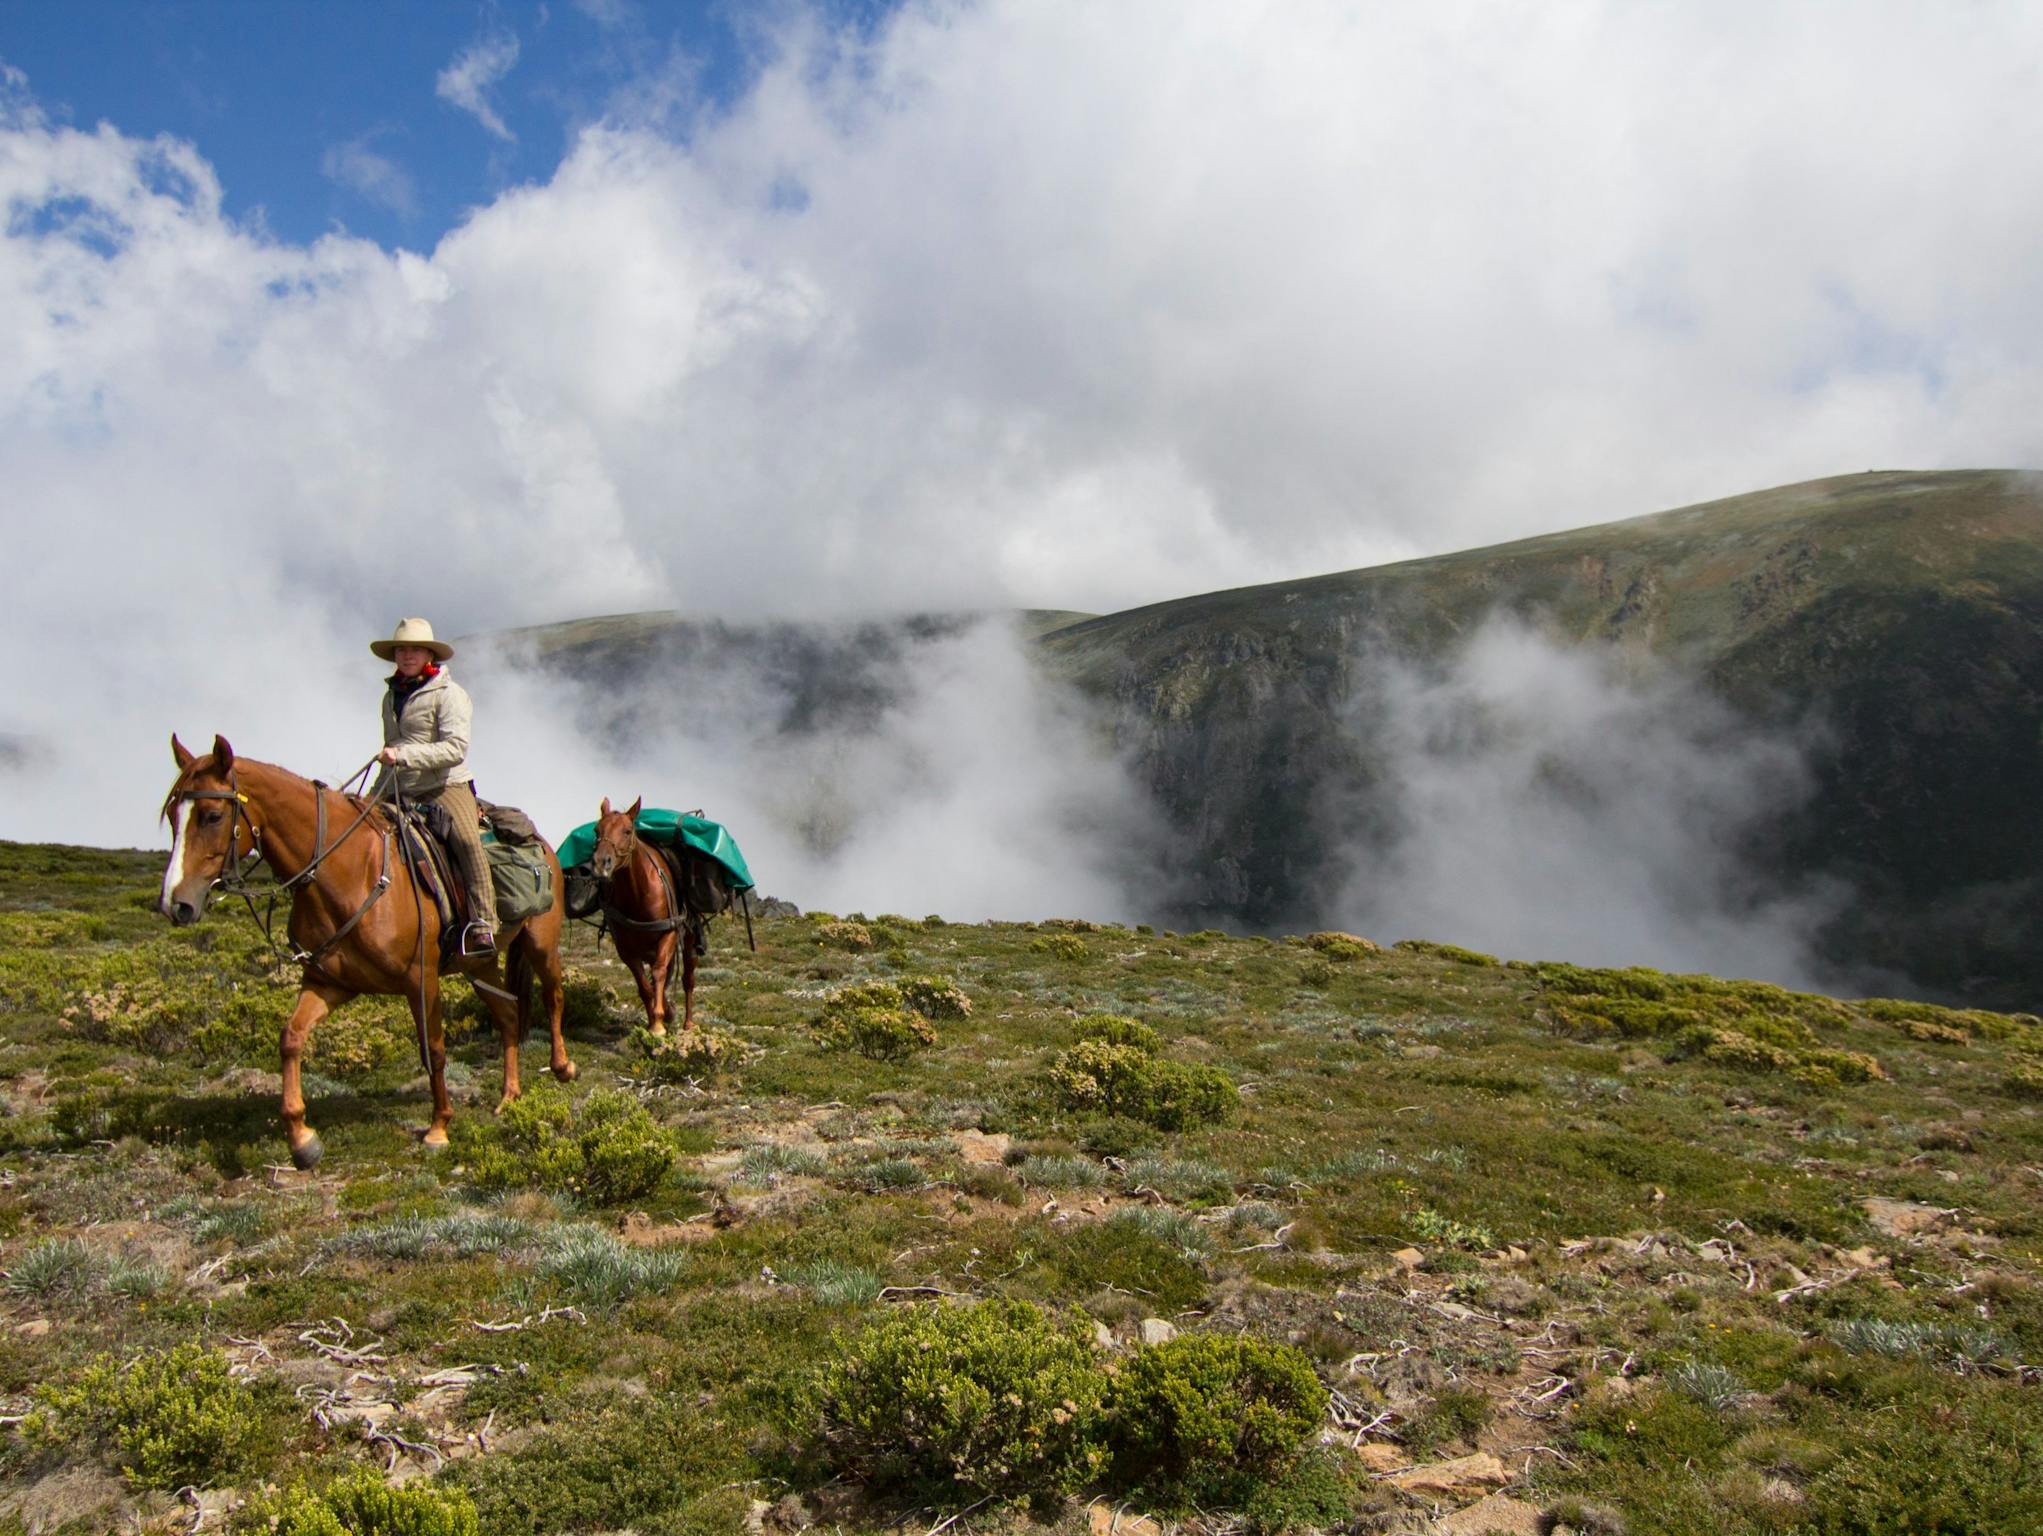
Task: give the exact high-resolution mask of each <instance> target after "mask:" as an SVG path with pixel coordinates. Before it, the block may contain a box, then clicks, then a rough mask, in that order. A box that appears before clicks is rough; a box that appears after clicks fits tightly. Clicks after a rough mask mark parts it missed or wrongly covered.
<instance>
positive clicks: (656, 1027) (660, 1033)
mask: <svg viewBox="0 0 2043 1536" xmlns="http://www.w3.org/2000/svg"><path fill="white" fill-rule="evenodd" d="M652 1036H653V1038H654V1039H655V1040H664V1039H666V1038H667V1025H666V1021H665V1020H661V1019H656V1020H654V1021H653V1028H652Z"/></svg>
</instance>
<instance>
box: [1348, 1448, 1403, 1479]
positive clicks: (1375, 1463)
mask: <svg viewBox="0 0 2043 1536" xmlns="http://www.w3.org/2000/svg"><path fill="white" fill-rule="evenodd" d="M1355 1459H1356V1460H1357V1461H1358V1462H1360V1463H1361V1464H1362V1470H1363V1471H1365V1472H1371V1473H1375V1474H1378V1475H1381V1474H1383V1473H1386V1472H1396V1471H1398V1470H1400V1469H1401V1468H1403V1467H1405V1466H1406V1465H1408V1458H1407V1457H1406V1456H1405V1453H1404V1452H1403V1451H1401V1450H1399V1449H1398V1448H1397V1447H1396V1446H1394V1445H1378V1444H1375V1443H1373V1442H1372V1443H1370V1444H1368V1445H1358V1446H1356V1447H1355Z"/></svg>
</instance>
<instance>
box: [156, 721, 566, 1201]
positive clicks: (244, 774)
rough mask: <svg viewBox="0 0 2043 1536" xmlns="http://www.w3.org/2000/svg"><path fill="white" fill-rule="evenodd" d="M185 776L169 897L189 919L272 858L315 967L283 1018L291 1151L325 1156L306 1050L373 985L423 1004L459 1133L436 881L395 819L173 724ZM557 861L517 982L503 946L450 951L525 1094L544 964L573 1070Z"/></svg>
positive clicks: (438, 1110) (303, 951)
mask: <svg viewBox="0 0 2043 1536" xmlns="http://www.w3.org/2000/svg"><path fill="white" fill-rule="evenodd" d="M170 750H171V753H172V755H173V756H175V757H176V759H177V767H178V775H177V782H176V783H175V784H173V785H172V786H171V788H170V794H169V796H168V797H167V798H166V799H165V800H164V802H163V814H164V815H165V816H166V817H167V818H169V820H170V823H171V828H172V843H171V848H170V864H169V866H168V867H167V868H166V869H165V870H164V872H163V894H162V897H161V899H160V900H159V901H158V903H157V906H158V909H159V910H160V911H161V912H162V913H163V915H164V916H165V917H167V918H169V919H170V920H171V921H172V922H173V923H176V924H178V925H179V926H180V927H182V926H184V925H186V924H188V923H195V922H197V921H198V920H199V918H200V916H201V915H202V914H203V913H204V912H205V910H206V902H207V900H208V899H209V898H210V897H211V895H212V892H213V889H214V887H215V886H222V885H224V886H225V887H226V888H227V889H228V890H230V891H234V890H238V889H240V888H241V877H242V875H243V873H244V871H245V868H246V867H248V865H247V861H248V860H250V859H260V860H261V861H262V862H264V863H267V864H268V865H269V867H270V872H271V873H272V874H274V875H275V876H276V877H277V879H278V880H279V881H280V882H281V884H280V885H279V887H278V889H279V890H283V891H288V892H290V893H291V920H290V925H289V930H288V931H289V934H290V940H291V959H292V960H293V961H294V962H295V963H296V964H298V965H300V966H301V967H302V968H303V975H302V978H301V980H300V984H299V985H300V990H299V993H298V1005H297V1007H296V1008H294V1009H293V1010H292V1011H291V1017H290V1020H289V1022H288V1023H286V1024H285V1025H284V1031H283V1040H282V1053H283V1078H284V1092H283V1117H284V1134H285V1136H286V1137H287V1138H288V1139H289V1141H290V1144H291V1161H292V1162H294V1163H296V1164H297V1165H298V1166H299V1167H300V1168H310V1167H312V1165H313V1164H315V1163H317V1162H318V1161H319V1154H320V1151H321V1147H320V1143H319V1137H318V1135H317V1134H316V1133H315V1132H313V1131H312V1130H311V1129H310V1128H309V1127H308V1126H307V1125H306V1124H305V1099H304V1095H303V1094H302V1092H301V1091H300V1089H299V1086H298V1060H299V1057H300V1056H302V1055H303V1054H304V1051H305V1042H306V1039H307V1037H309V1036H310V1035H311V1033H312V1028H313V1026H314V1025H315V1024H317V1023H318V1022H319V1021H320V1020H321V1019H323V1018H325V1017H326V1015H327V1014H328V1013H330V1012H332V1011H333V1010H334V1009H335V1008H338V1007H339V1006H340V1005H341V1004H342V1003H345V1002H346V1001H347V1000H348V999H349V998H351V997H355V996H358V995H360V994H362V993H365V992H366V993H374V994H384V995H389V994H396V995H398V996H402V997H403V998H405V999H406V1000H407V1001H408V1002H409V1003H410V1004H411V1011H412V1017H413V1022H414V1023H415V1024H416V1025H417V1027H418V1032H419V1041H420V1054H421V1055H422V1056H423V1057H424V1058H425V1062H426V1070H427V1072H428V1073H429V1074H430V1075H431V1078H432V1084H433V1123H432V1125H431V1126H429V1127H428V1128H427V1130H426V1133H425V1144H426V1145H427V1146H429V1147H444V1146H446V1145H447V1122H448V1121H449V1120H450V1119H452V1118H453V1108H452V1106H451V1105H450V1104H449V1103H448V1100H447V1042H446V1037H445V1034H444V1032H443V1031H442V1029H441V1024H440V971H439V966H440V964H441V959H440V914H439V909H438V908H437V907H436V906H435V905H434V903H433V899H432V895H431V893H430V892H429V891H426V890H423V889H421V888H420V886H419V885H418V884H416V883H415V882H414V881H413V879H412V874H411V869H410V867H409V862H408V861H407V860H406V859H405V857H404V856H403V853H402V852H401V851H400V845H399V843H398V840H397V837H396V834H395V832H394V830H393V828H392V823H391V820H390V818H389V817H388V816H386V815H385V814H384V812H383V811H382V810H381V809H380V808H379V807H375V806H372V805H369V804H367V803H365V802H363V801H361V800H359V799H357V798H355V797H353V796H350V795H344V794H342V793H341V792H340V791H339V790H335V789H329V788H327V787H326V786H325V785H323V784H314V783H313V782H312V781H310V780H309V779H301V778H299V777H298V775H296V774H295V773H291V772H288V771H287V770H285V769H282V768H279V767H276V766H275V765H274V764H271V763H259V762H256V761H255V760H254V759H253V758H246V757H236V756H235V755H234V749H233V748H232V747H231V746H229V745H228V744H227V742H226V740H225V739H224V738H222V737H219V736H215V737H214V738H213V750H212V752H211V753H209V754H208V755H206V756H203V757H201V756H198V755H196V754H194V753H192V752H189V751H187V750H186V749H185V746H184V744H183V743H182V742H180V741H179V740H178V739H177V737H175V736H172V737H171V738H170ZM547 859H548V861H549V862H551V863H552V864H553V905H552V906H551V907H550V908H548V909H547V910H546V911H545V912H542V913H541V914H540V915H539V916H538V917H535V918H531V919H528V920H527V921H525V922H523V923H519V924H515V925H513V926H512V927H511V928H509V929H507V930H505V931H504V932H503V933H502V934H501V935H500V936H499V938H498V941H497V942H498V945H499V947H500V948H501V949H503V950H505V951H508V952H509V954H510V957H511V967H510V988H509V990H508V991H506V990H504V978H503V977H502V976H500V975H499V974H498V972H497V956H496V955H494V954H488V955H468V956H458V955H457V956H451V957H449V958H448V960H447V961H446V962H445V963H446V964H448V965H450V966H451V967H452V968H454V969H456V970H458V971H460V972H461V973H463V974H465V975H467V976H468V977H469V979H470V980H471V981H474V982H476V983H477V984H478V990H480V989H481V988H482V987H483V986H488V987H489V988H491V990H489V991H484V992H483V996H484V1000H485V1001H486V1002H487V1004H488V1006H489V1011H490V1016H491V1018H493V1019H494V1020H495V1021H496V1026H497V1033H498V1035H499V1036H500V1037H501V1039H502V1041H503V1047H504V1096H503V1099H502V1101H501V1102H500V1103H499V1104H498V1105H497V1109H498V1110H499V1111H501V1110H502V1109H503V1107H504V1105H505V1104H508V1103H510V1102H511V1100H513V1099H515V1098H517V1097H518V1092H519V1088H518V1041H519V1037H520V1035H521V1034H522V1033H523V1029H524V1025H525V1023H526V1022H527V1019H528V1018H529V1015H530V1011H531V997H530V986H529V983H530V979H531V977H532V976H533V975H534V974H535V973H536V974H537V976H538V979H539V985H540V988H541V990H542V992H543V994H544V999H545V1004H546V1013H547V1023H548V1025H549V1026H550V1027H551V1029H552V1032H553V1062H552V1067H553V1075H554V1076H555V1077H557V1078H559V1079H560V1080H561V1081H562V1082H564V1083H565V1082H569V1081H571V1080H572V1079H573V1078H574V1075H575V1067H574V1063H573V1062H571V1061H569V1060H568V1054H567V1045H566V1043H565V1042H564V1041H563V1040H562V1039H561V1035H560V1014H561V973H560V934H561V925H562V922H563V911H564V908H565V906H566V898H565V895H564V892H563V889H562V881H561V873H560V864H559V861H558V860H556V859H554V857H553V851H552V850H551V849H548V850H547Z"/></svg>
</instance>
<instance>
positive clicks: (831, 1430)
mask: <svg viewBox="0 0 2043 1536" xmlns="http://www.w3.org/2000/svg"><path fill="white" fill-rule="evenodd" d="M1090 1335H1091V1330H1090V1328H1089V1327H1088V1326H1087V1325H1086V1324H1085V1323H1083V1322H1082V1321H1080V1320H1077V1319H1060V1318H1057V1317H1054V1316H1052V1315H1051V1314H1049V1313H1047V1312H1044V1311H1042V1310H1040V1309H1038V1308H1037V1307H1035V1306H1033V1305H1032V1304H1030V1303H1028V1302H1025V1301H983V1302H978V1303H976V1304H974V1305H971V1306H964V1307H938V1308H928V1307H914V1308H908V1309H904V1310H902V1311H900V1312H896V1313H893V1314H892V1315H890V1316H888V1317H885V1318H882V1319H880V1320H879V1321H877V1322H875V1323H873V1324H871V1325H870V1326H869V1327H867V1328H866V1329H865V1330H863V1331H862V1332H860V1333H858V1334H855V1335H852V1336H851V1337H849V1338H845V1337H843V1336H842V1335H840V1354H839V1357H838V1358H837V1359H836V1360H835V1361H834V1362H833V1363H832V1364H830V1365H829V1366H827V1367H825V1368H824V1369H823V1371H822V1372H821V1373H820V1376H819V1378H818V1380H817V1381H816V1383H815V1386H814V1389H813V1397H814V1402H813V1406H814V1408H815V1410H816V1420H817V1422H818V1424H819V1426H820V1430H819V1433H820V1437H821V1440H822V1444H823V1448H824V1451H825V1454H826V1455H827V1457H828V1459H829V1461H830V1463H831V1465H832V1466H833V1467H835V1468H836V1469H837V1470H838V1471H839V1472H841V1473H844V1474H846V1475H849V1476H852V1477H857V1478H861V1479H864V1480H865V1481H867V1482H870V1483H874V1484H878V1485H893V1484H908V1485H916V1484H925V1485H951V1486H954V1487H955V1488H956V1489H958V1490H959V1491H961V1492H963V1493H965V1494H968V1495H975V1496H982V1497H997V1498H1009V1499H1019V1498H1027V1497H1031V1496H1033V1495H1037V1494H1055V1493H1065V1492H1069V1491H1070V1490H1072V1489H1074V1488H1077V1487H1080V1486H1081V1485H1083V1484H1085V1483H1086V1482H1089V1481H1090V1480H1091V1479H1092V1478H1093V1477H1094V1476H1095V1475H1097V1473H1098V1472H1099V1470H1100V1469H1101V1467H1103V1466H1104V1465H1105V1463H1106V1459H1107V1450H1106V1444H1105V1439H1104V1431H1103V1423H1102V1419H1101V1405H1102V1403H1103V1401H1104V1399H1105V1396H1106V1390H1107V1378H1106V1376H1105V1375H1104V1374H1103V1373H1102V1372H1101V1371H1100V1370H1099V1369H1098V1368H1097V1366H1096V1365H1095V1364H1094V1363H1093V1355H1092V1345H1091V1338H1090Z"/></svg>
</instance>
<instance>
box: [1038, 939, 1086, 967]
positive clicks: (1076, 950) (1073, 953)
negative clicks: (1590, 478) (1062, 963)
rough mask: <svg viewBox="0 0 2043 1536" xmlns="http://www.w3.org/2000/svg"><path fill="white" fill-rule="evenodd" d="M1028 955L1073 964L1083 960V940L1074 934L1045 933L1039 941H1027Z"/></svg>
mask: <svg viewBox="0 0 2043 1536" xmlns="http://www.w3.org/2000/svg"><path fill="white" fill-rule="evenodd" d="M1029 953H1030V954H1035V955H1048V956H1049V957H1050V958H1051V959H1053V960H1068V961H1071V962H1073V963H1074V964H1075V963H1076V962H1078V961H1080V960H1083V959H1084V958H1085V940H1083V939H1081V938H1080V937H1079V936H1078V935H1077V934H1075V933H1046V934H1044V935H1043V936H1042V937H1041V938H1040V939H1031V940H1029Z"/></svg>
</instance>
